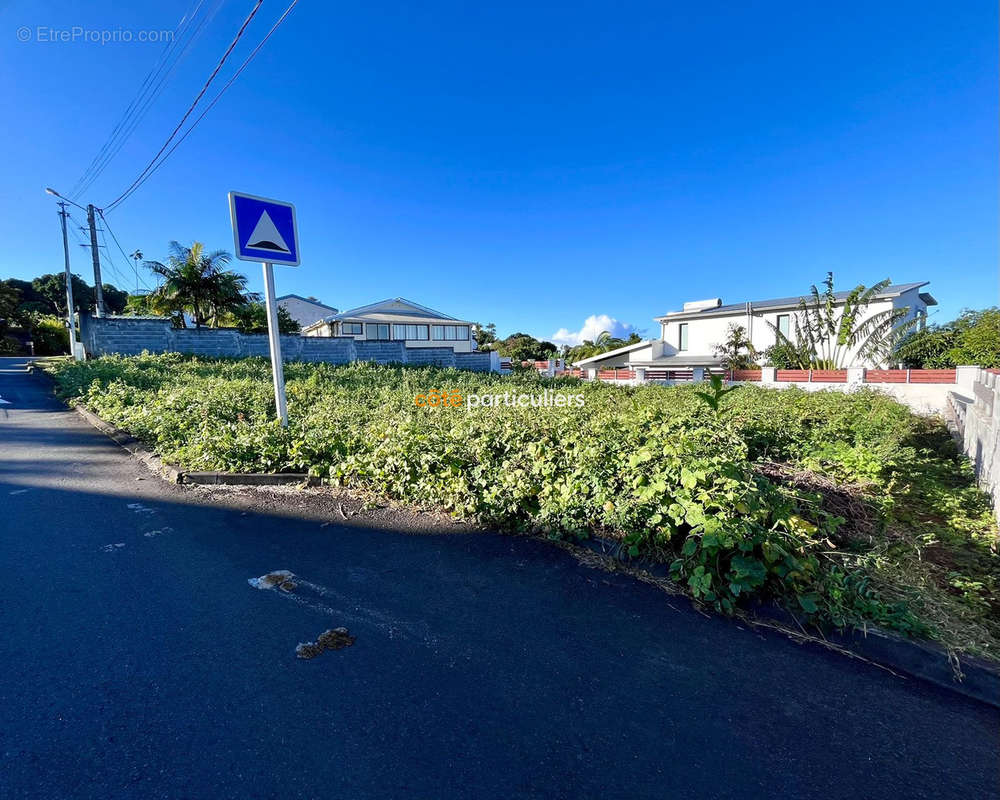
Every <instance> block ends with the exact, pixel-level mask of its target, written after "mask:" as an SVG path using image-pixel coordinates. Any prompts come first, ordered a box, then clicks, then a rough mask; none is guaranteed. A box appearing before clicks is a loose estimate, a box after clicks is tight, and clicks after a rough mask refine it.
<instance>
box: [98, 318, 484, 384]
mask: <svg viewBox="0 0 1000 800" xmlns="http://www.w3.org/2000/svg"><path fill="white" fill-rule="evenodd" d="M80 338H81V340H82V343H83V347H84V350H85V352H86V353H87V355H88V356H101V355H108V354H111V353H119V354H122V355H138V354H139V353H141V352H143V351H148V352H150V353H189V354H192V355H199V356H205V357H208V358H218V357H245V356H264V357H266V356H268V355H269V354H270V348H269V345H268V339H267V334H263V333H240V332H239V331H237V330H233V329H213V328H201V329H192V328H174V327H173V326H172V324H171V322H170V320H169V319H165V318H163V317H101V318H95V317H92V316H90V315H89V314H81V315H80ZM281 356H282V359H283V360H285V361H323V362H326V363H330V364H347V363H349V362H351V361H375V362H377V363H379V364H389V363H398V364H425V365H435V366H440V367H456V368H458V369H466V370H472V371H474V372H499V370H500V364H499V359H498V358H497V357H496V354H495V353H489V352H478V351H473V352H471V353H456V352H455V351H454V350H452V349H451V348H450V347H407V346H406V345H405V344H404V343H403V342H396V341H388V342H382V341H378V342H376V341H371V342H369V341H357V340H355V339H354V338H352V337H350V336H282V337H281Z"/></svg>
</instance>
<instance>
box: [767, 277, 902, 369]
mask: <svg viewBox="0 0 1000 800" xmlns="http://www.w3.org/2000/svg"><path fill="white" fill-rule="evenodd" d="M888 285H889V280H888V279H886V280H884V281H880V282H879V283H876V284H875V285H874V286H870V287H866V286H864V285H863V284H859V285H858V286H855V287H854V288H853V289H851V291H850V292H848V293H847V297H845V298H844V299H843V300H842V301H841V300H838V299H837V297H836V292H834V290H833V273H832V272H828V273H827V274H826V279H825V280H824V281H823V291H822V292H821V291H820V290H819V289H817V288H816V286H815V285H814V286H812V287H811V291H810V296H809V298H808V299H806V298H802V299H801V300H800V301H799V313H798V314H796V315H795V318H794V319H795V339H794V341H793V340H791V339H789V337H787V336H786V335H785V334H784V333H782V332H781V331H780V330H779V329H778V326H777V325H775V324H774V323H773V322H770V321H768V323H767V324H768V325H769V326H770V327H771V329H772V330H774V332H775V334H776V336H777V340H778V344H780V345H782V348H781V350H780V351H781V352H783V353H784V354H787V355H794V354H802V355H804V354H808V363H805V364H800V365H799V366H800V367H801V368H802V369H807V368H813V369H842V368H843V367H845V366H847V364H846V363H845V362H846V360H847V358H848V357H849V355H850V353H851V351H852V350H856V351H857V354H858V355H859V356H861V357H862V358H864V359H867V360H869V361H871V362H872V363H874V364H884V363H886V362H887V361H888V360H889V358H890V356H891V355H892V352H893V350H894V348H895V347H896V345H897V344H898V343H899V341H900V340H901V338H902V337H903V336H904V335H905V334H906V333H907V332H909V331H910V330H912V329H913V327H914V326H915V325H916V323H917V320H915V319H913V320H909V321H904V318H905V317H906V315H907V314H908V313H909V309H908V308H889V309H886V310H885V311H877V312H875V313H874V314H872V315H871V316H869V317H868V318H867V319H864V320H862V317H863V315H864V312H865V311H866V310H867V309H868V306H869V305H871V303H872V301H874V300H875V299H876V297H878V295H879V293H881V292H882V291H883V290H884V289H885V288H886V286H888Z"/></svg>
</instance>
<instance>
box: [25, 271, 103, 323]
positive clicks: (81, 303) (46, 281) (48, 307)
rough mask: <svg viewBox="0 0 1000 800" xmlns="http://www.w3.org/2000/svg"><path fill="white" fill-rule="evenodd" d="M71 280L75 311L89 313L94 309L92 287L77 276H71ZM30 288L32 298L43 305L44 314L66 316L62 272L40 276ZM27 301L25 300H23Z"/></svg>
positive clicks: (64, 284) (64, 285)
mask: <svg viewBox="0 0 1000 800" xmlns="http://www.w3.org/2000/svg"><path fill="white" fill-rule="evenodd" d="M72 278H73V280H72V286H73V305H74V306H75V310H76V311H89V310H90V309H92V308H93V307H94V287H93V286H91V285H90V284H89V283H87V282H86V281H85V280H83V278H81V277H80V276H79V275H73V276H72ZM31 288H32V289H33V290H34V291H33V296H34V297H35V298H37V300H38V301H42V302H44V303H45V313H46V314H53V315H55V316H59V317H64V316H66V274H65V273H64V272H56V273H50V274H46V275H41V276H39V277H37V278H35V279H34V280H33V281H32V282H31ZM27 299H28V298H25V300H27ZM36 302H37V301H36ZM39 310H40V309H39Z"/></svg>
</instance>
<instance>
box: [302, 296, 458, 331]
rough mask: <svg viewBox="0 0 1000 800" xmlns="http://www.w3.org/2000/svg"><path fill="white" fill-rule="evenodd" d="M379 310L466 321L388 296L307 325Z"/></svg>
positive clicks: (386, 312)
mask: <svg viewBox="0 0 1000 800" xmlns="http://www.w3.org/2000/svg"><path fill="white" fill-rule="evenodd" d="M398 305H402V306H405V308H391V307H389V306H398ZM379 312H382V313H385V314H400V315H404V316H407V317H426V318H427V319H444V320H453V321H455V322H463V323H464V322H466V321H465V320H460V319H458V318H457V317H453V316H451V315H450V314H443V313H441V312H440V311H436V310H434V309H433V308H429V307H427V306H422V305H420V303H414V302H413V301H412V300H407V299H406V298H405V297H389V298H387V299H385V300H379V301H378V302H377V303H369V304H368V305H366V306H358V307H357V308H349V309H347V310H346V311H341V312H340V313H339V314H331V315H330V316H328V317H324V318H323V319H321V320H317V321H316V322H314V323H312V325H310V326H308V327H310V328H311V327H313V326H315V325H322V324H328V323H330V322H336V321H337V320H345V319H352V318H354V317H359V316H362V315H364V314H373V313H375V314H377V313H379ZM469 324H471V323H469Z"/></svg>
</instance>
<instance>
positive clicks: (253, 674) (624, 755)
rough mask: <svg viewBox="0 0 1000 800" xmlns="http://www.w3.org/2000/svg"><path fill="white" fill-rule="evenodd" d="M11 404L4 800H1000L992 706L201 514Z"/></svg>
mask: <svg viewBox="0 0 1000 800" xmlns="http://www.w3.org/2000/svg"><path fill="white" fill-rule="evenodd" d="M0 396H3V397H4V398H5V399H7V400H9V401H11V403H12V405H11V406H4V407H5V408H7V409H9V411H8V416H7V417H6V418H5V417H4V415H3V412H2V411H0V565H2V571H0V576H2V582H3V588H2V594H0V597H2V599H0V658H2V661H0V758H2V761H0V797H3V798H14V797H53V798H70V797H72V798H81V797H102V798H107V797H136V798H154V797H157V798H158V797H164V798H186V797H212V798H229V797H233V798H255V797H280V798H295V797H321V798H337V797H344V798H369V797H371V798H395V797H419V798H450V797H470V798H472V797H475V798H522V797H526V798H530V797H539V798H542V797H544V798H549V797H552V798H555V797H558V798H591V797H593V798H617V797H622V798H639V797H657V798H723V797H726V798H755V797H762V798H763V797H776V798H800V797H810V798H900V797H905V798H920V797H926V798H935V800H943V799H944V798H952V797H954V798H962V799H963V800H970V799H971V798H992V797H997V796H1000V755H998V754H1000V714H998V712H997V711H996V710H994V709H991V708H990V707H988V706H985V705H980V704H978V703H976V702H975V701H972V700H969V699H965V698H962V697H961V696H958V695H955V694H952V693H949V692H947V691H944V690H941V689H938V688H935V687H933V686H929V685H925V684H922V683H920V682H918V681H915V680H905V679H902V678H897V677H894V676H892V675H890V674H888V673H887V672H885V671H883V670H881V669H878V668H876V667H874V666H871V665H868V664H865V663H862V662H858V661H855V660H850V659H847V658H844V657H842V656H839V655H837V654H835V653H831V652H828V651H826V650H823V649H821V648H816V647H812V646H802V645H797V644H795V643H793V642H791V641H789V640H788V639H786V638H784V637H782V636H781V635H779V634H773V635H767V636H762V635H761V634H759V633H755V632H752V631H748V630H745V629H743V628H742V627H741V626H739V625H737V624H736V623H733V622H730V621H727V620H724V619H720V618H715V617H706V616H704V615H702V614H699V613H697V612H695V611H694V610H692V609H691V608H690V607H689V605H688V604H687V603H686V602H678V601H677V600H676V599H674V600H673V601H671V600H670V598H668V597H667V596H666V595H664V594H663V593H662V592H660V591H659V590H657V589H656V588H654V587H651V586H648V585H645V584H641V583H638V582H635V581H634V580H632V579H630V578H627V577H625V576H614V575H609V574H607V573H605V572H602V571H597V570H593V569H590V568H587V567H585V566H582V565H581V564H579V563H578V562H577V561H576V560H574V559H573V558H572V557H571V556H570V555H568V554H567V553H565V552H563V551H561V550H559V549H556V548H553V547H551V546H550V545H547V544H545V543H544V542H539V541H534V540H531V539H524V538H513V537H506V536H502V535H490V534H484V535H468V534H464V535H458V534H450V535H448V534H440V535H413V534H412V533H405V534H404V533H398V532H394V531H391V530H372V529H370V528H364V527H351V526H349V525H346V524H344V521H343V520H339V519H334V520H333V522H332V524H327V525H325V526H324V525H322V524H321V523H320V522H319V521H317V519H315V518H309V516H308V515H301V514H296V513H293V511H290V510H282V511H281V513H278V512H272V513H255V512H249V513H248V512H246V511H241V510H240V509H239V508H234V507H227V506H220V505H217V504H216V505H212V504H209V503H207V502H206V500H205V495H204V493H198V492H197V491H195V490H193V489H189V488H185V487H180V486H173V485H169V484H167V483H165V482H163V481H160V480H158V479H155V478H153V477H152V476H151V475H150V474H149V473H148V472H146V471H145V469H144V468H143V467H142V466H141V465H139V464H138V463H136V462H135V461H133V460H131V459H130V458H129V456H128V455H127V454H126V453H124V452H123V451H122V450H121V449H119V448H118V447H117V446H115V445H114V444H113V443H111V442H110V441H109V440H107V439H106V438H105V437H104V436H103V435H102V434H100V433H99V432H97V431H96V430H94V429H93V428H91V427H89V426H88V425H86V423H84V422H82V421H81V420H80V419H79V418H78V417H77V416H76V415H75V414H73V413H72V412H68V411H66V410H65V409H63V408H61V407H60V406H59V405H58V404H57V403H56V402H55V401H54V400H53V399H52V398H51V397H50V396H48V392H47V388H46V385H45V384H44V383H43V382H42V381H41V380H39V379H37V378H31V377H29V376H27V375H26V373H25V372H24V370H23V362H21V361H18V360H14V359H2V360H0ZM119 545H120V546H119ZM274 569H290V570H292V571H293V572H295V573H296V574H298V575H300V576H301V577H302V578H303V580H304V581H305V583H304V584H302V585H300V586H299V588H298V589H297V590H296V592H295V593H294V594H293V595H287V596H283V595H281V594H279V593H278V592H276V591H260V590H257V589H254V588H252V587H251V586H250V585H249V584H248V583H247V579H248V578H251V577H254V576H258V575H261V574H262V573H265V572H268V571H270V570H274ZM338 625H344V626H347V627H348V628H349V629H350V631H351V633H352V634H354V635H356V636H357V641H356V643H355V645H354V646H353V647H350V648H346V649H343V650H338V651H334V652H327V653H324V654H322V655H320V656H319V657H317V658H315V659H313V660H311V661H303V660H299V659H296V658H295V655H294V648H295V645H296V644H297V643H298V642H304V641H308V640H312V639H314V638H315V637H316V636H317V634H319V633H320V632H321V631H322V630H324V629H325V628H328V627H336V626H338Z"/></svg>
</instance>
